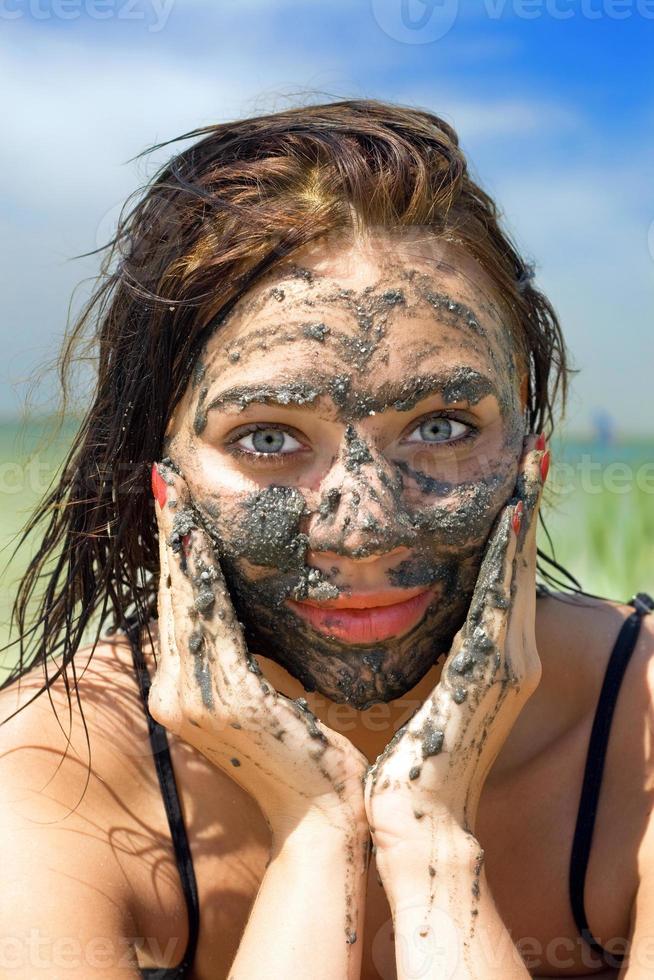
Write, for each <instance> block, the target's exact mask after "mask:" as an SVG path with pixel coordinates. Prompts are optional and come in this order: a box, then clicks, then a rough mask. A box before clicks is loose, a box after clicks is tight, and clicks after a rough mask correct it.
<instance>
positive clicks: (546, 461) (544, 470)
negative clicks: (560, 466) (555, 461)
mask: <svg viewBox="0 0 654 980" xmlns="http://www.w3.org/2000/svg"><path fill="white" fill-rule="evenodd" d="M549 468H550V453H549V450H548V451H547V452H546V453H545V455H544V456H543V458H542V459H541V461H540V478H541V480H542V481H543V483H545V480H546V479H547V474H548V472H549Z"/></svg>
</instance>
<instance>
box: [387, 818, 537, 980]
mask: <svg viewBox="0 0 654 980" xmlns="http://www.w3.org/2000/svg"><path fill="white" fill-rule="evenodd" d="M377 866H378V868H379V870H380V874H381V877H382V881H383V883H384V887H385V890H386V894H387V897H388V900H389V904H390V907H391V911H392V914H393V930H394V933H395V956H396V964H397V977H398V980H407V978H408V977H415V976H421V977H423V978H425V980H426V978H428V980H437V978H448V980H500V978H501V980H524V978H526V977H529V976H530V974H529V972H528V970H527V968H526V967H525V965H524V962H523V960H522V958H521V957H520V954H519V952H518V949H517V948H516V946H515V945H514V943H513V941H512V939H511V936H510V934H509V932H508V930H507V929H506V926H505V925H504V923H503V921H502V919H501V918H500V915H499V912H498V910H497V907H496V905H495V902H494V900H493V896H492V894H491V892H490V889H489V887H488V883H487V881H486V874H485V871H484V865H483V849H482V848H481V846H480V845H479V843H478V842H477V841H476V840H475V838H474V837H472V835H470V834H467V833H465V832H464V831H463V830H462V829H461V828H460V827H459V826H458V825H452V824H445V825H441V826H440V827H439V828H438V829H435V832H434V838H433V843H432V842H431V841H428V842H426V846H424V845H421V846H419V847H418V846H417V845H416V846H414V847H413V848H412V847H408V848H407V849H406V850H404V851H403V853H402V854H401V855H399V854H397V853H396V854H395V855H394V856H389V855H386V856H385V855H383V854H379V852H378V853H377Z"/></svg>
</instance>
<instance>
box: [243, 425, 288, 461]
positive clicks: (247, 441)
mask: <svg viewBox="0 0 654 980" xmlns="http://www.w3.org/2000/svg"><path fill="white" fill-rule="evenodd" d="M230 445H231V446H233V447H235V448H236V449H238V450H239V451H240V452H243V453H249V454H250V455H256V456H262V455H265V456H277V455H285V454H286V453H295V452H297V451H298V449H304V446H303V445H302V443H300V442H298V440H297V439H296V438H295V437H294V436H292V435H291V434H290V432H288V430H287V429H277V428H273V427H265V428H264V427H263V426H262V427H261V428H258V429H253V430H252V431H250V432H247V433H245V434H244V435H242V436H241V438H240V439H237V440H235V441H234V442H232V443H230Z"/></svg>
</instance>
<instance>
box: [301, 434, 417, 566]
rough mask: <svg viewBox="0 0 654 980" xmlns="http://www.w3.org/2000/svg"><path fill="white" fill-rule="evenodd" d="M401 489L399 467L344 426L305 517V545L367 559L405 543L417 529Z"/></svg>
mask: <svg viewBox="0 0 654 980" xmlns="http://www.w3.org/2000/svg"><path fill="white" fill-rule="evenodd" d="M402 494H403V481H402V474H401V472H400V471H399V469H398V468H397V467H396V466H395V465H394V464H393V463H392V462H391V461H389V460H388V459H386V457H385V456H384V454H383V453H381V452H379V450H378V449H377V448H376V447H375V446H374V444H372V442H368V441H366V440H365V439H364V438H362V437H361V436H360V435H358V434H357V432H356V430H355V429H354V427H353V426H351V425H350V426H348V427H347V429H346V430H345V434H344V439H343V443H342V444H341V447H340V451H339V454H338V456H337V458H336V459H335V460H334V462H333V463H332V466H331V467H330V469H329V472H328V473H327V474H326V476H325V478H324V479H323V481H322V483H321V485H320V488H319V499H318V503H317V506H316V509H315V510H313V511H312V513H311V516H310V518H309V526H308V531H307V533H308V538H309V542H308V544H309V550H310V551H311V552H314V553H316V552H319V553H329V554H333V555H340V556H342V557H344V558H349V559H353V560H356V561H357V562H366V563H369V562H373V561H376V560H377V559H378V558H379V556H380V555H384V556H388V555H390V554H392V553H398V554H399V553H400V551H402V550H405V549H407V548H410V547H411V546H412V545H413V544H414V543H415V541H416V537H417V534H416V529H415V527H414V526H413V522H412V520H411V518H410V516H409V514H408V513H407V512H406V511H405V509H404V507H403V500H402Z"/></svg>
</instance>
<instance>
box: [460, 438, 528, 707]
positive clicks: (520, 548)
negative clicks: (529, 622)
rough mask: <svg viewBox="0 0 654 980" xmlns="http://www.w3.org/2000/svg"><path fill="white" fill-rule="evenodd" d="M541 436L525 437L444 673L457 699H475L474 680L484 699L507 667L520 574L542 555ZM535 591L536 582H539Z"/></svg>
mask: <svg viewBox="0 0 654 980" xmlns="http://www.w3.org/2000/svg"><path fill="white" fill-rule="evenodd" d="M538 445H539V440H538V437H537V436H536V435H534V434H530V435H529V436H528V437H527V439H526V440H525V446H524V451H523V455H522V457H521V459H520V469H519V473H518V477H517V480H516V489H515V493H514V495H513V496H512V497H511V499H510V500H509V501H508V503H507V504H506V505H505V506H504V508H503V509H502V511H501V512H500V515H499V517H498V519H497V521H496V524H495V527H494V529H493V531H492V532H491V535H490V537H489V540H488V543H487V545H486V549H485V552H484V557H483V559H482V563H481V566H480V570H479V574H478V576H477V582H476V585H475V590H474V593H473V597H472V601H471V603H470V609H469V611H468V615H467V617H466V622H465V624H464V626H463V628H462V630H461V631H460V633H459V634H458V635H457V638H456V640H455V645H454V647H453V651H452V653H453V655H452V656H451V657H450V658H449V659H448V662H447V667H446V670H445V671H444V676H445V677H446V678H447V682H448V684H449V685H450V687H451V695H452V697H453V699H454V700H455V701H456V702H458V703H461V702H463V701H464V700H467V699H468V698H469V694H470V685H471V682H473V685H474V688H475V689H476V691H477V697H476V698H475V702H476V701H477V700H478V697H479V695H480V694H481V691H482V689H483V688H484V686H485V685H487V684H488V683H490V682H491V681H492V680H494V679H495V678H496V677H497V675H498V672H499V668H500V666H502V656H501V653H502V650H503V647H504V641H505V637H506V632H507V628H508V623H509V619H510V615H511V610H512V606H513V602H514V599H515V595H516V592H517V585H518V572H519V571H520V569H521V568H522V566H523V564H525V556H529V557H528V558H527V561H526V564H527V565H530V564H531V563H532V562H533V567H534V569H535V558H536V548H535V540H536V525H537V516H538V507H539V504H540V499H541V496H542V484H543V480H542V462H541V461H542V459H543V458H544V456H545V452H546V451H545V450H542V449H539V448H537V447H538ZM534 589H535V584H534Z"/></svg>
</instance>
